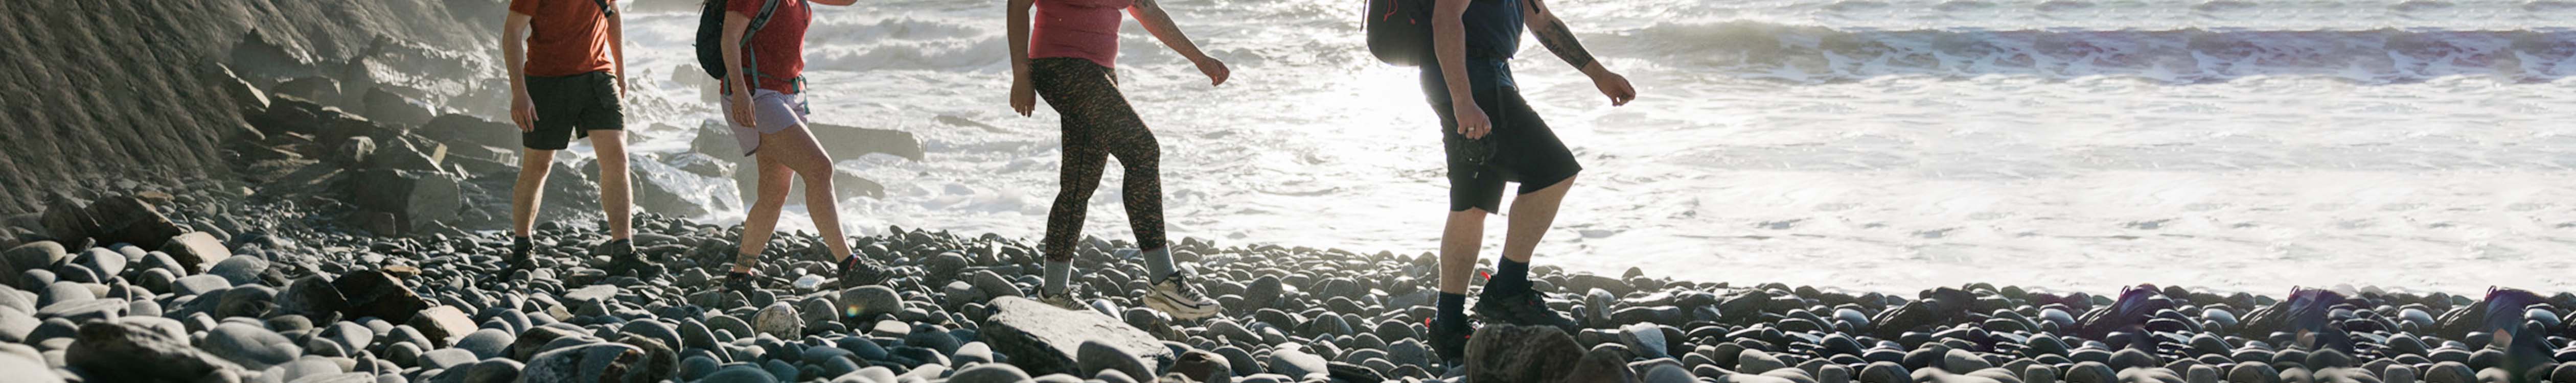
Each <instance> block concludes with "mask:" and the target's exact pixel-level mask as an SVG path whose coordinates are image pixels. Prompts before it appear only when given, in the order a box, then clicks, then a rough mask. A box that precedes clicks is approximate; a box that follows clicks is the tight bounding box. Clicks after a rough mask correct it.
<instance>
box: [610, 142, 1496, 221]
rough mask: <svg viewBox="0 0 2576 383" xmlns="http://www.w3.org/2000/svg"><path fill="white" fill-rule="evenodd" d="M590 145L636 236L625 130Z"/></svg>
mask: <svg viewBox="0 0 2576 383" xmlns="http://www.w3.org/2000/svg"><path fill="white" fill-rule="evenodd" d="M590 144H591V146H592V148H593V149H595V151H597V152H598V154H599V206H600V210H602V212H604V213H607V214H608V238H611V239H627V238H634V232H633V229H632V227H633V226H634V222H635V221H634V215H633V213H632V211H633V208H634V204H635V195H634V194H632V192H631V190H633V189H631V188H630V184H629V183H628V181H627V179H628V176H629V175H630V173H628V172H627V170H626V169H627V168H626V132H625V131H620V130H593V131H590ZM1513 208H1514V209H1518V208H1519V206H1517V205H1516V206H1514V207H1513Z"/></svg>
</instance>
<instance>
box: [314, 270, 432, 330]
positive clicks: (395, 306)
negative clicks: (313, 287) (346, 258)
mask: <svg viewBox="0 0 2576 383" xmlns="http://www.w3.org/2000/svg"><path fill="white" fill-rule="evenodd" d="M331 286H332V287H336V288H337V289H338V290H340V294H341V296H343V297H345V298H347V299H346V303H347V304H348V306H347V307H346V308H344V309H342V310H341V311H340V313H341V314H345V315H347V317H348V318H364V317H375V318H376V319H383V320H385V321H387V322H393V323H409V322H411V319H412V316H414V315H416V314H419V313H420V312H421V310H426V309H429V302H427V301H423V300H421V299H420V296H419V295H417V294H414V293H412V291H411V289H410V288H408V287H404V286H403V281H402V279H399V278H394V276H393V274H388V273H385V272H384V271H380V270H367V271H359V272H353V273H349V274H348V275H343V276H340V279H335V280H332V281H331Z"/></svg>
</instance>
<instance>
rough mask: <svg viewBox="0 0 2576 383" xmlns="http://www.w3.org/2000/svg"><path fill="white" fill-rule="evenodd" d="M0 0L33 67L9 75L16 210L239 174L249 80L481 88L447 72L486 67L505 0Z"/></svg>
mask: <svg viewBox="0 0 2576 383" xmlns="http://www.w3.org/2000/svg"><path fill="white" fill-rule="evenodd" d="M0 12H5V13H6V14H9V15H11V17H7V18H0V30H7V31H10V33H8V34H6V36H0V51H6V52H10V53H11V55H10V56H12V57H13V58H12V59H11V60H12V62H13V66H14V67H15V68H19V69H18V70H16V71H15V72H18V73H23V74H30V75H20V76H0V98H5V99H8V100H11V102H9V106H8V107H7V108H6V109H5V110H0V118H6V120H7V121H10V122H11V123H8V124H0V137H7V138H8V139H6V140H0V169H10V172H9V174H8V175H7V176H0V215H6V214H18V213H31V212H36V211H38V210H42V208H43V207H44V206H46V204H45V202H44V201H46V199H47V196H48V195H51V194H56V193H66V194H72V195H74V196H75V197H82V198H88V197H91V196H88V195H85V193H87V192H88V190H89V188H88V187H87V186H88V185H87V184H90V183H93V182H98V181H101V180H105V179H129V178H131V179H142V180H154V181H152V182H162V183H176V182H177V181H175V179H174V178H171V177H162V176H164V175H169V174H192V175H206V176H216V177H221V176H227V175H230V174H233V173H234V172H235V170H234V167H233V166H232V165H231V164H234V163H236V162H238V161H237V160H238V159H239V158H240V157H241V154H240V153H227V151H226V150H225V145H224V144H225V143H226V142H228V141H231V140H238V139H244V138H245V137H255V136H257V135H258V134H259V133H257V132H256V131H254V130H251V129H247V128H246V126H247V125H246V124H244V119H243V117H244V116H245V112H247V111H248V109H252V108H250V107H248V106H256V105H258V104H260V102H259V101H258V100H243V99H241V98H244V97H255V96H258V95H259V94H258V93H257V92H245V91H244V89H243V88H242V87H243V86H244V85H252V86H272V85H275V84H276V83H278V82H279V81H281V80H284V79H292V78H302V77H311V76H316V75H330V76H339V77H341V79H342V80H343V81H341V84H340V86H339V88H340V91H342V92H359V93H357V94H362V95H363V94H366V93H365V92H367V91H372V90H374V89H387V91H388V92H392V93H395V94H405V93H409V94H408V95H410V96H413V97H415V98H422V97H439V96H445V95H457V94H466V93H471V92H474V91H476V89H475V88H478V87H486V86H478V85H477V84H476V81H479V80H477V79H476V77H474V76H447V75H446V74H445V73H437V72H441V71H442V69H445V70H444V71H463V72H466V73H479V72H483V71H490V70H491V69H488V68H490V67H492V66H491V65H489V64H485V63H486V62H489V61H490V60H489V59H486V58H482V57H479V56H480V55H484V54H483V53H479V52H482V51H483V50H484V48H483V46H484V45H488V44H486V43H482V42H485V41H490V40H491V39H493V38H494V36H496V35H498V33H497V31H498V28H497V25H496V24H497V23H498V22H499V20H500V19H501V17H500V15H501V14H502V13H503V12H504V11H503V7H502V2H501V1H500V0H380V1H358V2H337V1H302V0H228V1H176V2H134V1H109V2H49V1H12V2H7V3H6V5H0ZM448 52H477V53H473V54H458V53H448ZM371 57H380V58H375V59H370V58H371ZM415 58H440V59H444V60H427V59H415ZM352 61H355V62H357V64H355V65H352V64H350V63H351V62H352ZM440 61H445V62H447V63H449V64H437V63H438V62H440ZM392 63H400V64H402V65H401V66H402V68H399V69H402V70H389V68H387V67H386V65H388V64H392ZM226 64H229V65H226ZM227 67H229V68H227ZM442 67H452V68H442ZM387 72H392V73H405V72H409V73H423V74H422V75H420V76H408V77H407V76H395V75H390V74H385V73H387ZM38 74H41V75H38ZM353 74H354V75H353ZM432 101H443V100H432ZM353 107H354V106H353ZM102 162H113V163H117V164H119V166H98V164H99V163H102ZM157 244H158V243H152V244H149V245H157Z"/></svg>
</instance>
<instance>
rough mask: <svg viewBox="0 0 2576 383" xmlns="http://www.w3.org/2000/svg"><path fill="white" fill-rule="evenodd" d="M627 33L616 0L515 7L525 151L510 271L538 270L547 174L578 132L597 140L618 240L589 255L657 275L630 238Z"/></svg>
mask: <svg viewBox="0 0 2576 383" xmlns="http://www.w3.org/2000/svg"><path fill="white" fill-rule="evenodd" d="M624 29H625V28H624V26H623V23H621V22H620V21H619V18H618V14H617V5H616V3H615V0H511V1H510V16H509V19H508V20H506V21H504V22H503V23H502V26H501V53H502V57H503V59H504V60H506V61H504V62H503V64H504V65H505V66H507V67H508V70H509V72H510V120H511V122H514V123H517V124H518V126H519V132H520V133H519V139H520V142H521V145H523V146H526V147H527V148H526V150H525V151H524V152H522V153H521V156H520V158H519V179H518V182H517V184H516V185H514V187H513V190H512V191H511V195H510V230H511V234H512V237H511V243H510V254H509V255H508V256H507V257H506V258H504V260H505V261H506V262H507V263H508V266H509V267H510V268H513V269H532V268H535V267H536V261H535V260H534V259H532V256H531V255H530V253H531V252H532V251H533V248H534V247H535V242H534V240H532V239H530V238H529V236H530V231H531V230H530V229H531V228H532V227H534V226H535V225H536V220H537V205H538V203H539V202H541V201H543V199H542V198H539V197H540V196H539V195H540V194H542V193H544V191H545V184H546V173H547V171H549V170H552V169H553V166H554V158H555V151H557V150H563V149H564V148H565V147H566V145H568V144H569V141H570V140H571V139H572V137H573V136H580V137H588V138H590V139H591V144H592V145H594V147H593V149H595V150H596V151H597V154H598V155H599V199H600V209H601V210H605V212H606V213H607V214H608V236H609V238H610V239H609V240H608V241H606V242H603V243H600V244H598V245H596V246H593V247H592V248H591V252H592V253H594V254H602V255H608V256H609V258H610V260H611V263H610V264H609V272H610V273H615V274H624V273H628V272H634V273H638V274H650V273H653V272H654V271H653V270H655V269H657V268H655V267H653V266H652V265H651V264H647V263H645V262H644V261H643V260H642V259H640V258H638V257H637V256H636V255H635V244H634V241H632V240H631V239H630V238H632V236H631V235H632V234H633V231H632V229H631V228H630V226H631V224H632V223H631V221H630V219H631V214H630V210H632V208H633V203H632V202H631V201H633V197H632V194H629V192H628V181H627V179H628V177H627V172H626V136H625V135H624V134H623V133H624V131H625V129H626V114H625V109H624V107H623V106H621V105H620V104H619V100H620V99H622V98H624V95H625V94H626V79H625V78H624V77H623V75H624V74H625V73H626V50H625V49H622V48H621V47H620V46H621V45H623V43H624V42H625V33H624V32H623V31H624ZM522 35H524V36H526V37H525V38H524V39H522V38H521V36H522ZM638 276H643V275H638Z"/></svg>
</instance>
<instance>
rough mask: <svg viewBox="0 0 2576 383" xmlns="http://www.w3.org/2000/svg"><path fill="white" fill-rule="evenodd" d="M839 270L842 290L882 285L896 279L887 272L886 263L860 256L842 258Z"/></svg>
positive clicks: (851, 255) (853, 255)
mask: <svg viewBox="0 0 2576 383" xmlns="http://www.w3.org/2000/svg"><path fill="white" fill-rule="evenodd" d="M839 268H840V270H839V273H840V276H839V278H840V279H841V288H844V289H846V288H852V287H859V286H867V285H882V284H885V283H886V281H887V280H891V279H894V274H893V273H890V272H887V271H886V266H885V263H883V262H877V260H875V259H869V258H868V257H863V256H859V255H858V254H850V256H848V257H842V258H841V263H840V267H839Z"/></svg>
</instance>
